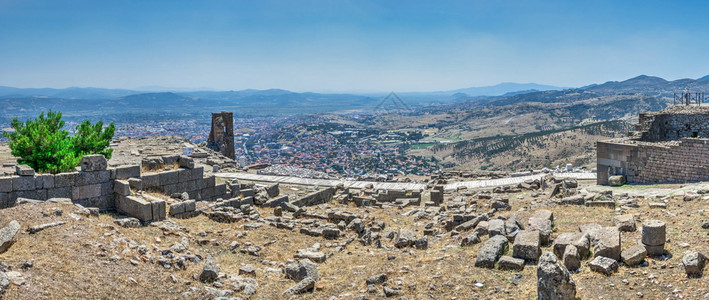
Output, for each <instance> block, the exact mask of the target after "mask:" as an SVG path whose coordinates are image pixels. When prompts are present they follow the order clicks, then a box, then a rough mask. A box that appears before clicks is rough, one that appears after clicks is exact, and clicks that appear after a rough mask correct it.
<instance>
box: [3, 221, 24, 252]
mask: <svg viewBox="0 0 709 300" xmlns="http://www.w3.org/2000/svg"><path fill="white" fill-rule="evenodd" d="M18 231H20V223H19V222H17V221H15V220H12V221H10V223H8V224H7V226H5V227H3V228H2V229H0V253H4V252H5V251H7V249H9V248H10V246H12V244H13V243H15V235H16V234H17V232H18Z"/></svg>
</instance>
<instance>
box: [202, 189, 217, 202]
mask: <svg viewBox="0 0 709 300" xmlns="http://www.w3.org/2000/svg"><path fill="white" fill-rule="evenodd" d="M200 194H201V195H202V200H212V197H214V188H206V189H202V190H201V191H200Z"/></svg>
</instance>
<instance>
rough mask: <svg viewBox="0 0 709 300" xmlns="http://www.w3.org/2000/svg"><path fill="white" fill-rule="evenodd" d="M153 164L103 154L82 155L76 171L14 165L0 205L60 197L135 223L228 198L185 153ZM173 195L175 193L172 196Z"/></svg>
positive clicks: (0, 187) (1, 188) (1, 182)
mask: <svg viewBox="0 0 709 300" xmlns="http://www.w3.org/2000/svg"><path fill="white" fill-rule="evenodd" d="M158 163H159V164H161V165H165V166H167V167H166V168H156V167H155V165H154V164H156V161H155V158H150V159H144V160H143V162H142V164H141V165H127V166H119V167H108V164H107V161H106V158H105V157H103V155H87V156H84V157H83V158H82V160H81V167H80V171H75V172H64V173H59V174H36V173H35V171H34V170H33V169H32V168H30V167H29V166H27V165H18V166H17V167H16V169H17V170H16V175H14V176H6V177H0V209H2V208H7V207H12V206H15V205H16V204H17V203H20V202H22V201H29V202H33V201H47V200H52V199H65V200H67V202H72V203H75V204H79V205H81V206H84V207H92V208H97V209H99V210H104V211H105V210H112V209H116V210H118V211H120V212H122V213H125V214H127V215H129V216H131V217H135V218H137V219H138V220H140V221H144V222H147V221H159V220H163V219H165V216H166V213H168V212H169V213H170V215H172V216H177V217H180V216H185V217H187V216H190V215H192V214H193V213H192V212H193V211H194V210H195V202H194V200H217V199H228V198H231V194H232V191H231V188H230V187H228V185H227V184H225V183H221V184H217V183H216V180H215V177H214V176H213V175H208V176H205V174H204V167H202V166H195V164H194V161H193V159H192V158H191V157H187V156H179V155H163V156H161V157H160V161H159V162H158ZM149 192H156V193H161V194H164V195H175V194H178V195H180V197H179V198H181V200H182V201H179V202H177V203H171V201H172V202H175V201H173V200H172V199H171V200H169V201H165V200H163V199H161V198H157V197H154V196H151V195H149V194H148V193H149ZM173 198H175V197H173Z"/></svg>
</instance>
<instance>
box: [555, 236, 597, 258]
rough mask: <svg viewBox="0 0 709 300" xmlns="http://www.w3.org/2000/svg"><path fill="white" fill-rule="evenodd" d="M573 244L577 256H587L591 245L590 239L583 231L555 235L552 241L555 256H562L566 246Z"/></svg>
mask: <svg viewBox="0 0 709 300" xmlns="http://www.w3.org/2000/svg"><path fill="white" fill-rule="evenodd" d="M568 245H573V246H575V247H576V250H578V254H579V257H581V258H584V257H586V256H588V250H589V249H590V247H591V240H590V238H589V235H588V233H585V232H566V233H562V234H560V235H559V236H558V237H556V240H555V241H554V254H556V256H557V257H562V255H563V254H564V251H566V247H567V246H568Z"/></svg>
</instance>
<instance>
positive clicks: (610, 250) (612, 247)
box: [593, 227, 620, 261]
mask: <svg viewBox="0 0 709 300" xmlns="http://www.w3.org/2000/svg"><path fill="white" fill-rule="evenodd" d="M593 244H594V245H593V257H599V256H604V257H608V258H611V259H613V260H616V261H617V260H620V232H619V231H618V228H615V227H606V228H603V229H601V230H599V231H597V232H596V236H595V239H594V240H593Z"/></svg>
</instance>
